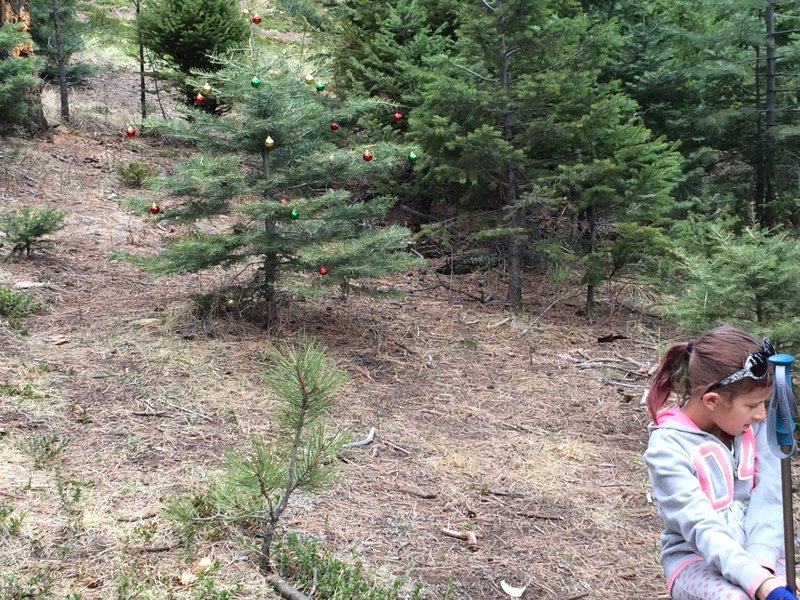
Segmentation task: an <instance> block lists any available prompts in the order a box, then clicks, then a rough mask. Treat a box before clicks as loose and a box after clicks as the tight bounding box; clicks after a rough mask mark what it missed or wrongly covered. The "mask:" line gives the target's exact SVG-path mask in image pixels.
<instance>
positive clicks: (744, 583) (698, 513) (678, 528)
mask: <svg viewBox="0 0 800 600" xmlns="http://www.w3.org/2000/svg"><path fill="white" fill-rule="evenodd" d="M673 436H674V433H673V432H672V431H671V430H669V429H656V430H654V431H653V432H652V433H651V435H650V443H649V444H648V448H647V451H646V452H645V455H644V458H645V462H646V463H647V468H648V473H649V476H650V481H651V484H652V486H653V497H654V499H655V501H656V504H657V506H658V510H659V513H660V515H661V519H662V521H663V522H664V527H665V529H666V530H667V531H671V532H675V533H678V534H680V535H681V537H683V539H684V540H686V542H687V543H689V544H690V546H691V547H692V548H694V549H695V551H696V552H697V553H698V554H699V555H700V556H702V557H703V559H704V560H705V561H706V562H707V563H708V564H709V565H711V566H713V567H715V568H716V569H717V570H718V571H719V572H720V573H722V575H723V576H724V577H725V579H727V580H728V581H731V582H733V583H735V584H736V585H738V586H739V587H741V588H742V589H744V590H746V591H747V593H748V594H749V595H750V597H755V593H756V590H757V589H758V587H759V586H760V585H761V584H762V583H763V582H764V581H766V580H767V579H769V578H770V577H771V576H772V575H771V573H770V572H769V571H767V570H766V569H764V568H763V567H762V566H761V564H759V562H758V561H757V560H756V558H755V557H754V556H753V555H752V554H750V553H749V552H748V551H747V550H745V549H744V548H743V547H742V545H741V544H740V543H739V542H738V541H737V540H736V538H735V537H734V536H733V535H732V533H731V531H730V528H729V527H728V525H727V523H725V521H724V520H723V519H722V517H721V516H720V515H719V514H718V513H717V511H716V510H714V508H713V507H712V505H711V502H710V501H709V500H708V497H707V496H706V495H705V493H703V490H702V488H701V487H700V482H699V481H698V478H697V473H696V470H695V468H694V465H693V463H692V460H691V457H690V456H689V454H688V453H687V452H686V451H685V450H684V448H683V446H682V445H681V444H680V442H679V441H678V440H677V439H672V438H673Z"/></svg>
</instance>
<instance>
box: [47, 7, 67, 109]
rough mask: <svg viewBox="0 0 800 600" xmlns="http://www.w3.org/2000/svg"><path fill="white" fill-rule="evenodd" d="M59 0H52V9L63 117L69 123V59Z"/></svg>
mask: <svg viewBox="0 0 800 600" xmlns="http://www.w3.org/2000/svg"><path fill="white" fill-rule="evenodd" d="M60 8H61V7H60V6H59V2H58V0H51V2H50V11H51V16H52V17H53V37H54V38H55V43H56V67H57V69H58V90H59V93H60V97H61V118H62V119H63V120H64V122H65V123H69V89H68V88H67V61H66V60H65V57H64V55H65V52H64V37H63V34H64V32H63V31H62V30H61V15H60V14H59V9H60Z"/></svg>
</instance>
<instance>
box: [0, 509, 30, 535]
mask: <svg viewBox="0 0 800 600" xmlns="http://www.w3.org/2000/svg"><path fill="white" fill-rule="evenodd" d="M16 510H17V508H16V507H15V506H14V505H13V504H12V503H11V502H0V538H3V537H6V536H11V535H17V534H19V532H20V529H22V522H23V521H24V520H25V513H17V514H14V513H15V512H16Z"/></svg>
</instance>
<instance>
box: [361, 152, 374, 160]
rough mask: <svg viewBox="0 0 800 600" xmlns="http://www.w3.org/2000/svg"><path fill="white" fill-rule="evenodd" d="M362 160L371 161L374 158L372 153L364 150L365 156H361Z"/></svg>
mask: <svg viewBox="0 0 800 600" xmlns="http://www.w3.org/2000/svg"><path fill="white" fill-rule="evenodd" d="M361 158H363V159H364V160H365V161H367V162H369V161H371V160H372V158H373V155H372V152H371V151H370V150H364V154H362V155H361Z"/></svg>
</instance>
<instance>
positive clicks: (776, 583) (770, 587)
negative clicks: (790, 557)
mask: <svg viewBox="0 0 800 600" xmlns="http://www.w3.org/2000/svg"><path fill="white" fill-rule="evenodd" d="M785 586H786V581H785V580H784V578H783V577H770V578H769V579H767V580H766V581H765V582H764V583H762V584H761V585H760V586H759V588H758V590H757V591H756V598H758V599H759V600H797V596H795V595H794V594H793V593H792V592H790V591H789V589H788V588H787V587H785Z"/></svg>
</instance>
